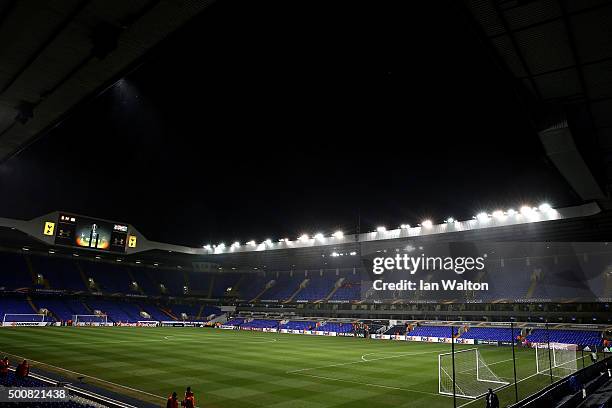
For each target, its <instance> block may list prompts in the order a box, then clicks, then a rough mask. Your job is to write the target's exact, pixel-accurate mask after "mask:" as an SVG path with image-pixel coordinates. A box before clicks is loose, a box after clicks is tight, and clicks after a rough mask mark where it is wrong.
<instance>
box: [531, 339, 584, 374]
mask: <svg viewBox="0 0 612 408" xmlns="http://www.w3.org/2000/svg"><path fill="white" fill-rule="evenodd" d="M535 350H536V368H537V373H538V374H545V375H551V374H552V376H553V377H556V378H564V377H567V376H568V375H571V374H573V373H575V372H576V371H578V355H577V354H578V346H576V345H575V344H562V343H550V348H549V347H548V343H538V344H535Z"/></svg>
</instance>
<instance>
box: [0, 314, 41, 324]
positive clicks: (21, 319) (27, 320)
mask: <svg viewBox="0 0 612 408" xmlns="http://www.w3.org/2000/svg"><path fill="white" fill-rule="evenodd" d="M45 317H46V316H45V315H44V314H41V313H36V314H25V313H6V314H5V315H4V316H3V317H2V326H45V325H46V324H47V321H46V320H45Z"/></svg>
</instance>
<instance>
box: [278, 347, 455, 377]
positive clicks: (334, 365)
mask: <svg viewBox="0 0 612 408" xmlns="http://www.w3.org/2000/svg"><path fill="white" fill-rule="evenodd" d="M440 351H443V350H434V351H423V352H415V353H409V352H406V353H405V354H402V355H399V356H387V357H379V358H372V359H370V360H366V359H364V357H365V356H367V355H368V354H376V353H367V354H364V355H362V356H361V360H357V361H349V362H347V363H337V364H328V365H324V366H319V367H310V368H300V369H299V370H291V371H287V372H286V373H285V374H295V373H300V372H303V371H312V370H318V369H320V368H331V367H341V366H345V365H351V364H358V363H369V362H370V361H378V360H387V359H390V358H399V357H405V356H420V355H422V354H434V353H439V352H440ZM398 353H401V352H398Z"/></svg>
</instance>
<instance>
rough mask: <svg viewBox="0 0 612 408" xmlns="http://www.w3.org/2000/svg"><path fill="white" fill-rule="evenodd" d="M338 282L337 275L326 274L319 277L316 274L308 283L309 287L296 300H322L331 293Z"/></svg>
mask: <svg viewBox="0 0 612 408" xmlns="http://www.w3.org/2000/svg"><path fill="white" fill-rule="evenodd" d="M336 281H337V278H336V276H335V275H334V276H330V274H327V275H326V274H324V275H323V276H319V275H318V274H315V276H314V277H312V278H311V279H310V281H309V282H308V285H306V287H305V288H304V289H302V290H301V291H300V292H299V293H298V294H297V296H296V298H295V300H297V301H300V300H311V301H312V300H322V299H324V298H325V297H326V296H327V295H328V294H329V293H330V292H331V290H332V288H333V287H334V283H336Z"/></svg>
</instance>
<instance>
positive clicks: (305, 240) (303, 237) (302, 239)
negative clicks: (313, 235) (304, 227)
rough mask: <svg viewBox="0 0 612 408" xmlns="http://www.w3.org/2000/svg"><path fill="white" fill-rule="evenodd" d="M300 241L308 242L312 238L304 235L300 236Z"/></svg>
mask: <svg viewBox="0 0 612 408" xmlns="http://www.w3.org/2000/svg"><path fill="white" fill-rule="evenodd" d="M298 240H300V241H302V242H307V241H308V240H310V237H309V236H308V234H302V235H300V237H299V238H298Z"/></svg>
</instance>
